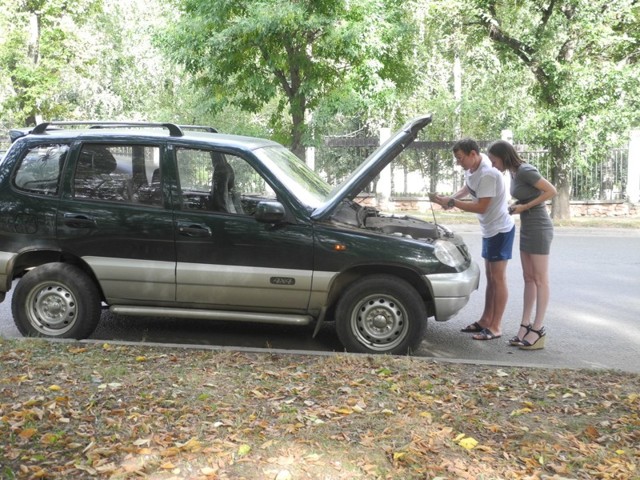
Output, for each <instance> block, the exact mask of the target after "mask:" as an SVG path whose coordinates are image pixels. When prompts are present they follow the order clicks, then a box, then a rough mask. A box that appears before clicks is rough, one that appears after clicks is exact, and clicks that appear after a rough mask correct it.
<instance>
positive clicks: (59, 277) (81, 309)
mask: <svg viewBox="0 0 640 480" xmlns="http://www.w3.org/2000/svg"><path fill="white" fill-rule="evenodd" d="M11 309H12V312H13V319H14V322H15V324H16V327H18V330H19V331H20V333H22V335H24V336H25V337H53V338H75V339H82V338H87V337H88V336H90V335H91V334H92V333H93V331H94V330H95V328H96V326H97V325H98V322H99V321H100V313H101V302H100V295H99V293H98V289H97V288H96V286H95V284H94V282H93V280H92V279H91V278H90V277H89V276H88V275H87V274H86V273H84V272H83V271H82V270H81V269H79V268H78V267H76V266H74V265H69V264H65V263H48V264H45V265H41V266H39V267H36V268H34V269H33V270H31V271H29V272H27V274H26V275H25V276H24V277H22V279H21V280H20V281H19V282H18V285H17V286H16V290H15V292H14V293H13V298H12V302H11Z"/></svg>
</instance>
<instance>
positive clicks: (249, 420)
mask: <svg viewBox="0 0 640 480" xmlns="http://www.w3.org/2000/svg"><path fill="white" fill-rule="evenodd" d="M639 392H640V380H639V378H638V376H635V375H630V374H619V373H614V372H607V373H606V375H603V374H600V373H593V372H566V371H553V370H532V369H526V370H524V369H515V368H514V369H507V368H499V369H494V368H492V367H477V366H469V365H447V364H434V363H429V362H426V361H418V360H415V359H411V358H389V357H368V356H343V355H335V356H329V357H312V356H295V355H291V356H287V355H270V354H246V353H234V352H211V351H197V350H180V349H161V348H151V347H144V346H121V345H117V344H109V343H104V344H98V345H75V344H74V345H71V346H69V345H68V344H67V345H65V344H53V343H46V342H38V341H34V340H25V341H21V342H8V341H2V340H0V438H2V439H3V449H2V450H0V464H2V465H3V467H2V468H4V469H5V470H4V471H1V470H0V476H2V475H5V476H9V475H12V476H13V477H16V478H25V479H29V478H104V479H113V480H119V479H129V478H143V477H149V478H153V479H158V480H164V479H225V478H278V479H280V480H294V479H302V478H304V479H315V478H318V479H319V478H336V479H358V478H361V479H395V478H403V479H424V478H430V479H435V478H441V479H453V478H456V479H458V478H459V479H466V478H468V479H475V478H481V477H484V478H531V479H538V478H542V476H543V475H544V476H546V477H548V478H550V479H551V478H562V477H564V478H574V479H582V478H594V479H603V480H609V479H611V480H617V479H628V478H634V477H637V476H638V450H637V445H638V444H639V442H640V438H639V437H640V434H639V433H638V432H639V428H638V427H639V426H640V419H639V415H640V413H639V412H640V394H639ZM554 476H555V477H554ZM9 478H12V477H10V476H9Z"/></svg>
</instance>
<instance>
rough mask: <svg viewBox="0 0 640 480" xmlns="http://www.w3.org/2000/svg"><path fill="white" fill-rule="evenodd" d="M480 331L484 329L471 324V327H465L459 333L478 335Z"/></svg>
mask: <svg viewBox="0 0 640 480" xmlns="http://www.w3.org/2000/svg"><path fill="white" fill-rule="evenodd" d="M482 330H484V327H483V326H482V325H480V324H479V323H478V322H473V323H472V324H471V325H467V326H466V327H464V328H463V329H462V330H460V331H461V332H464V333H479V332H481V331H482Z"/></svg>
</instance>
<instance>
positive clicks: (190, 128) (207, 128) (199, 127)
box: [177, 125, 218, 133]
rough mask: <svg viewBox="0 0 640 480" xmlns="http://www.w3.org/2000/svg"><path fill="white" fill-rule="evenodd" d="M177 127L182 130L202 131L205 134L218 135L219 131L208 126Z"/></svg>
mask: <svg viewBox="0 0 640 480" xmlns="http://www.w3.org/2000/svg"><path fill="white" fill-rule="evenodd" d="M177 126H178V127H180V128H182V129H183V130H202V131H203V132H209V133H218V130H216V129H215V128H213V127H208V126H206V125H177Z"/></svg>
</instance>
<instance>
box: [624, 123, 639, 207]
mask: <svg viewBox="0 0 640 480" xmlns="http://www.w3.org/2000/svg"><path fill="white" fill-rule="evenodd" d="M627 200H628V201H629V202H630V203H634V204H635V203H640V129H637V128H636V129H633V130H631V132H630V133H629V155H628V157H627Z"/></svg>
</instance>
